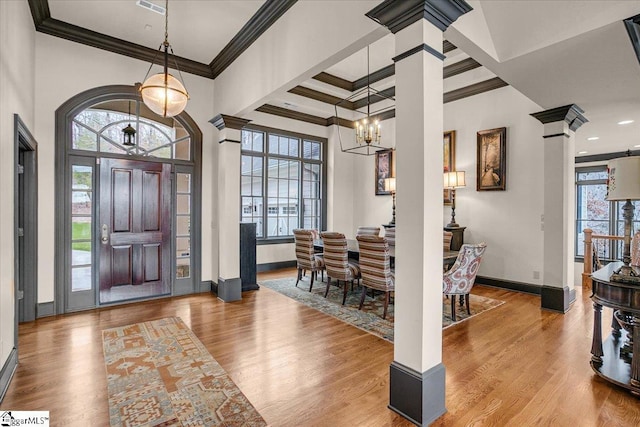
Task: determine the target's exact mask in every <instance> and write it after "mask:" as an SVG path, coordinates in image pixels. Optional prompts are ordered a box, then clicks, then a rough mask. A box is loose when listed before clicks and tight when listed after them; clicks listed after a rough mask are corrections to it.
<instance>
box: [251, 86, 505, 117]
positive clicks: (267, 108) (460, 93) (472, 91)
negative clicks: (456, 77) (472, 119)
mask: <svg viewBox="0 0 640 427" xmlns="http://www.w3.org/2000/svg"><path fill="white" fill-rule="evenodd" d="M505 86H509V84H508V83H507V82H505V81H504V80H502V79H501V78H500V77H495V78H492V79H489V80H485V81H483V82H480V83H475V84H472V85H469V86H465V87H463V88H460V89H456V90H452V91H449V92H446V93H444V94H443V97H442V98H443V100H442V102H443V103H444V104H446V103H448V102H453V101H457V100H459V99H462V98H467V97H469V96H473V95H478V94H481V93H484V92H489V91H491V90H494V89H499V88H501V87H505ZM298 87H302V86H298ZM386 91H388V93H394V94H395V87H390V88H389V89H386ZM290 92H291V91H290ZM314 92H317V91H314ZM292 93H293V92H292ZM302 96H304V95H302ZM359 101H362V100H359ZM359 101H356V102H354V104H359ZM365 105H366V103H365ZM358 108H360V107H359V106H358ZM256 111H260V112H262V113H267V114H274V115H276V116H280V117H285V118H288V119H293V120H300V121H303V122H307V123H313V124H315V125H321V126H331V125H335V124H340V126H344V127H354V126H353V122H352V121H351V120H346V119H341V118H339V117H336V116H331V117H328V118H323V117H320V116H314V115H313V114H307V113H301V112H299V111H293V110H290V109H288V108H284V107H278V106H276V105H271V104H264V105H262V106H261V107H259V108H257V109H256ZM395 116H396V110H395V109H389V110H386V111H383V112H382V113H380V114H377V115H376V117H377V118H378V119H379V120H380V121H383V120H387V119H390V118H393V117H395Z"/></svg>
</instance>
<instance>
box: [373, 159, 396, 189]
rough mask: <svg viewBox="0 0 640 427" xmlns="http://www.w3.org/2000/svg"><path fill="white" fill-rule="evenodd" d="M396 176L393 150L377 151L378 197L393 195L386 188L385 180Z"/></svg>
mask: <svg viewBox="0 0 640 427" xmlns="http://www.w3.org/2000/svg"><path fill="white" fill-rule="evenodd" d="M394 176H395V171H394V169H393V150H380V151H376V196H384V195H388V194H389V195H390V194H391V191H387V190H386V189H385V188H384V180H385V178H391V177H394Z"/></svg>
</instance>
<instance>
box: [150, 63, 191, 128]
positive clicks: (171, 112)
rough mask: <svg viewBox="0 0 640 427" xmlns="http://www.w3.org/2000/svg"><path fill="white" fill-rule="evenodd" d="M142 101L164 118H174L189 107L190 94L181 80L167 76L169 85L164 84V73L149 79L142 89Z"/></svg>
mask: <svg viewBox="0 0 640 427" xmlns="http://www.w3.org/2000/svg"><path fill="white" fill-rule="evenodd" d="M140 94H141V95H142V101H143V102H144V104H145V105H146V106H147V107H149V109H150V110H151V111H153V112H154V113H156V114H159V115H161V116H162V117H173V116H175V115H177V114H180V113H181V112H182V110H184V109H185V107H186V106H187V101H188V100H189V94H188V93H187V90H186V89H185V88H184V86H183V85H182V83H180V80H178V79H176V78H175V77H173V76H172V75H171V74H167V85H166V87H165V84H164V73H160V74H155V75H153V76H151V77H149V78H148V79H147V80H146V81H145V82H144V83H142V86H141V87H140Z"/></svg>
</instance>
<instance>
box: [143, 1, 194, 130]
mask: <svg viewBox="0 0 640 427" xmlns="http://www.w3.org/2000/svg"><path fill="white" fill-rule="evenodd" d="M164 13H165V15H164V17H165V20H164V42H162V44H161V45H160V47H159V48H158V52H159V53H160V52H162V53H163V55H164V72H162V73H158V74H154V75H153V76H151V77H149V78H147V77H148V76H149V72H150V71H151V67H153V64H154V63H155V58H154V60H153V61H152V62H151V65H150V66H149V70H148V71H147V75H146V76H144V79H145V80H144V83H142V86H140V95H141V96H142V101H143V102H144V104H145V105H146V106H147V107H149V109H150V110H151V111H153V112H154V113H156V114H159V115H161V116H162V117H173V116H175V115H178V114H180V113H181V112H182V111H183V110H184V109H185V107H186V106H187V101H188V100H189V93H187V89H185V87H184V84H183V83H182V82H181V80H182V81H184V79H183V78H182V73H181V72H180V68H178V62H177V61H174V62H175V66H176V67H175V68H176V70H178V74H179V75H180V80H179V79H177V78H175V77H174V76H172V75H171V74H169V50H171V55H172V56H173V55H174V53H173V48H172V47H171V44H170V43H169V0H166V2H165V12H164ZM163 51H164V52H163ZM156 58H157V54H156ZM174 59H175V58H174Z"/></svg>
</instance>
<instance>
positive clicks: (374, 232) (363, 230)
mask: <svg viewBox="0 0 640 427" xmlns="http://www.w3.org/2000/svg"><path fill="white" fill-rule="evenodd" d="M364 235H369V236H379V235H380V227H365V226H361V227H358V229H357V230H356V238H357V237H358V236H364Z"/></svg>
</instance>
